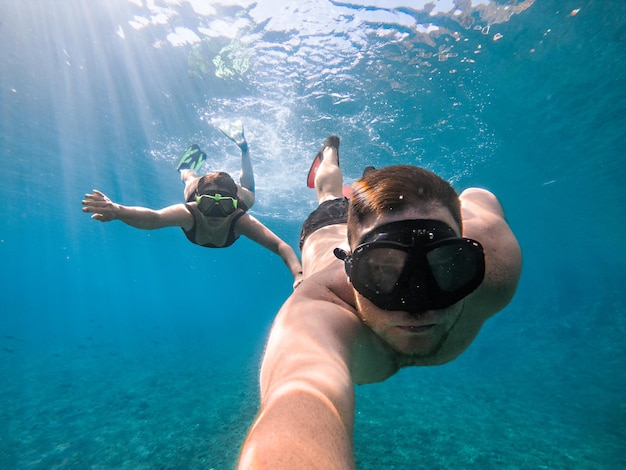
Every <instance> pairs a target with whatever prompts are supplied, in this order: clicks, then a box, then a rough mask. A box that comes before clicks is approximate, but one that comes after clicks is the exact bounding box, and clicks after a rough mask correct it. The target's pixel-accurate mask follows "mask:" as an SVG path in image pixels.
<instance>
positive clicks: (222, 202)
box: [196, 193, 238, 217]
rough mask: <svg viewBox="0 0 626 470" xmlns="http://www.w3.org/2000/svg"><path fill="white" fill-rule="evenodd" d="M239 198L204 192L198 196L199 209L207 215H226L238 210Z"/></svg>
mask: <svg viewBox="0 0 626 470" xmlns="http://www.w3.org/2000/svg"><path fill="white" fill-rule="evenodd" d="M237 203H238V201H237V199H236V198H234V197H230V196H222V195H221V194H219V193H216V194H213V195H211V194H202V195H200V196H197V197H196V204H197V205H198V210H199V211H200V212H202V214H204V215H206V216H212V217H226V216H228V215H230V214H232V213H233V212H235V210H237Z"/></svg>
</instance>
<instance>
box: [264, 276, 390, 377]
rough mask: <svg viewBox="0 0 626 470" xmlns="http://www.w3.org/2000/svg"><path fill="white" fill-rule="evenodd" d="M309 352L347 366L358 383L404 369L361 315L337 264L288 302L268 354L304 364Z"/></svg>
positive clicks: (304, 285) (319, 359)
mask: <svg viewBox="0 0 626 470" xmlns="http://www.w3.org/2000/svg"><path fill="white" fill-rule="evenodd" d="M293 351H299V353H298V356H297V357H296V356H292V355H291V354H292V353H293ZM288 352H290V354H286V353H288ZM307 352H308V353H310V357H311V358H314V361H315V363H316V364H318V365H319V366H320V367H323V366H321V364H322V363H324V362H325V363H326V364H328V365H330V364H339V363H342V364H344V365H345V366H346V367H347V368H348V370H349V372H350V377H351V381H352V382H353V383H357V384H363V383H372V382H379V381H382V380H385V379H386V378H388V377H389V376H390V375H393V374H394V373H395V372H397V370H398V369H397V365H396V361H395V356H394V355H393V353H391V351H390V350H389V349H388V347H387V346H386V345H384V344H383V342H382V341H381V339H380V338H379V337H378V336H376V335H375V334H374V333H373V332H372V331H371V330H370V328H369V327H367V326H366V325H365V324H364V323H363V322H362V321H361V319H360V318H359V317H358V316H357V314H356V310H355V307H354V291H353V290H352V287H351V285H350V283H349V282H348V281H347V277H346V275H345V273H344V272H343V271H342V270H337V269H332V268H331V269H326V270H324V271H322V272H320V273H317V274H316V275H314V276H311V277H310V278H308V279H306V280H305V281H304V282H303V283H302V284H301V285H300V287H298V288H297V289H296V291H295V292H294V293H293V294H292V296H291V297H290V298H289V299H288V300H287V302H286V303H285V304H284V305H283V307H282V308H281V310H280V312H279V314H278V316H277V317H276V321H275V323H274V326H273V328H272V332H271V334H270V341H269V342H268V348H267V351H266V357H272V356H274V355H275V354H276V355H277V356H276V359H277V362H278V355H283V357H282V359H281V361H287V362H290V363H291V364H292V366H293V367H298V366H302V365H303V363H304V362H305V359H304V358H305V357H306V356H307ZM286 356H288V357H286ZM287 362H283V364H286V363H287Z"/></svg>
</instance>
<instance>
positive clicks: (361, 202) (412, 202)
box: [348, 165, 462, 244]
mask: <svg viewBox="0 0 626 470" xmlns="http://www.w3.org/2000/svg"><path fill="white" fill-rule="evenodd" d="M411 206H419V207H420V208H423V209H426V210H429V209H431V208H434V207H435V206H443V207H445V208H447V209H448V210H449V211H450V213H451V214H452V217H453V218H454V220H455V221H456V222H457V223H458V224H459V227H461V228H462V222H461V203H460V201H459V195H458V194H457V193H456V191H455V190H454V188H453V187H452V186H451V185H450V183H448V182H447V181H446V180H444V179H442V178H441V177H439V176H437V175H436V174H435V173H433V172H432V171H428V170H425V169H424V168H420V167H417V166H412V165H393V166H388V167H384V168H381V169H379V170H370V171H367V172H364V174H363V177H362V178H361V179H360V180H358V181H356V182H355V183H354V184H353V185H352V196H351V198H350V206H349V209H348V242H350V244H351V243H352V239H351V234H352V233H354V232H355V229H356V228H357V227H358V226H360V225H362V224H363V223H365V219H366V218H368V217H370V216H371V215H374V216H378V215H382V214H384V213H387V212H390V211H401V210H404V209H406V208H408V207H411Z"/></svg>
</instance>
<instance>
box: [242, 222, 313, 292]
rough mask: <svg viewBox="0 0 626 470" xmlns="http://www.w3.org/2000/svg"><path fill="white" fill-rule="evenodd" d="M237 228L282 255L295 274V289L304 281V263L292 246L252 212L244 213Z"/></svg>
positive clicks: (251, 238) (293, 274)
mask: <svg viewBox="0 0 626 470" xmlns="http://www.w3.org/2000/svg"><path fill="white" fill-rule="evenodd" d="M235 230H236V232H237V233H239V234H241V235H245V236H246V237H248V238H249V239H250V240H252V241H255V242H257V243H258V244H259V245H261V246H264V247H265V248H267V249H268V250H270V251H272V252H273V253H276V254H277V255H278V256H280V257H281V258H282V260H283V262H284V263H285V265H286V266H287V268H289V271H290V272H291V274H292V276H293V279H294V283H293V287H294V289H295V288H296V287H298V285H300V283H301V282H302V265H301V264H300V260H299V259H298V255H296V252H295V251H293V248H291V246H289V245H288V244H287V243H285V242H284V241H283V240H281V239H280V238H279V237H278V236H277V235H276V234H275V233H274V232H272V231H271V230H270V229H268V228H267V227H266V226H265V225H263V224H262V223H261V222H260V221H259V220H257V219H255V218H254V217H252V216H251V215H250V214H244V215H243V216H242V217H240V218H239V220H238V221H237V225H236V226H235Z"/></svg>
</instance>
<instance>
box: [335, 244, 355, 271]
mask: <svg viewBox="0 0 626 470" xmlns="http://www.w3.org/2000/svg"><path fill="white" fill-rule="evenodd" d="M333 254H334V255H335V257H336V258H337V259H340V260H341V261H343V262H344V266H345V268H346V274H347V275H348V277H350V272H351V271H352V255H350V254H348V252H347V251H346V250H343V249H341V248H335V249H334V250H333Z"/></svg>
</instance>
